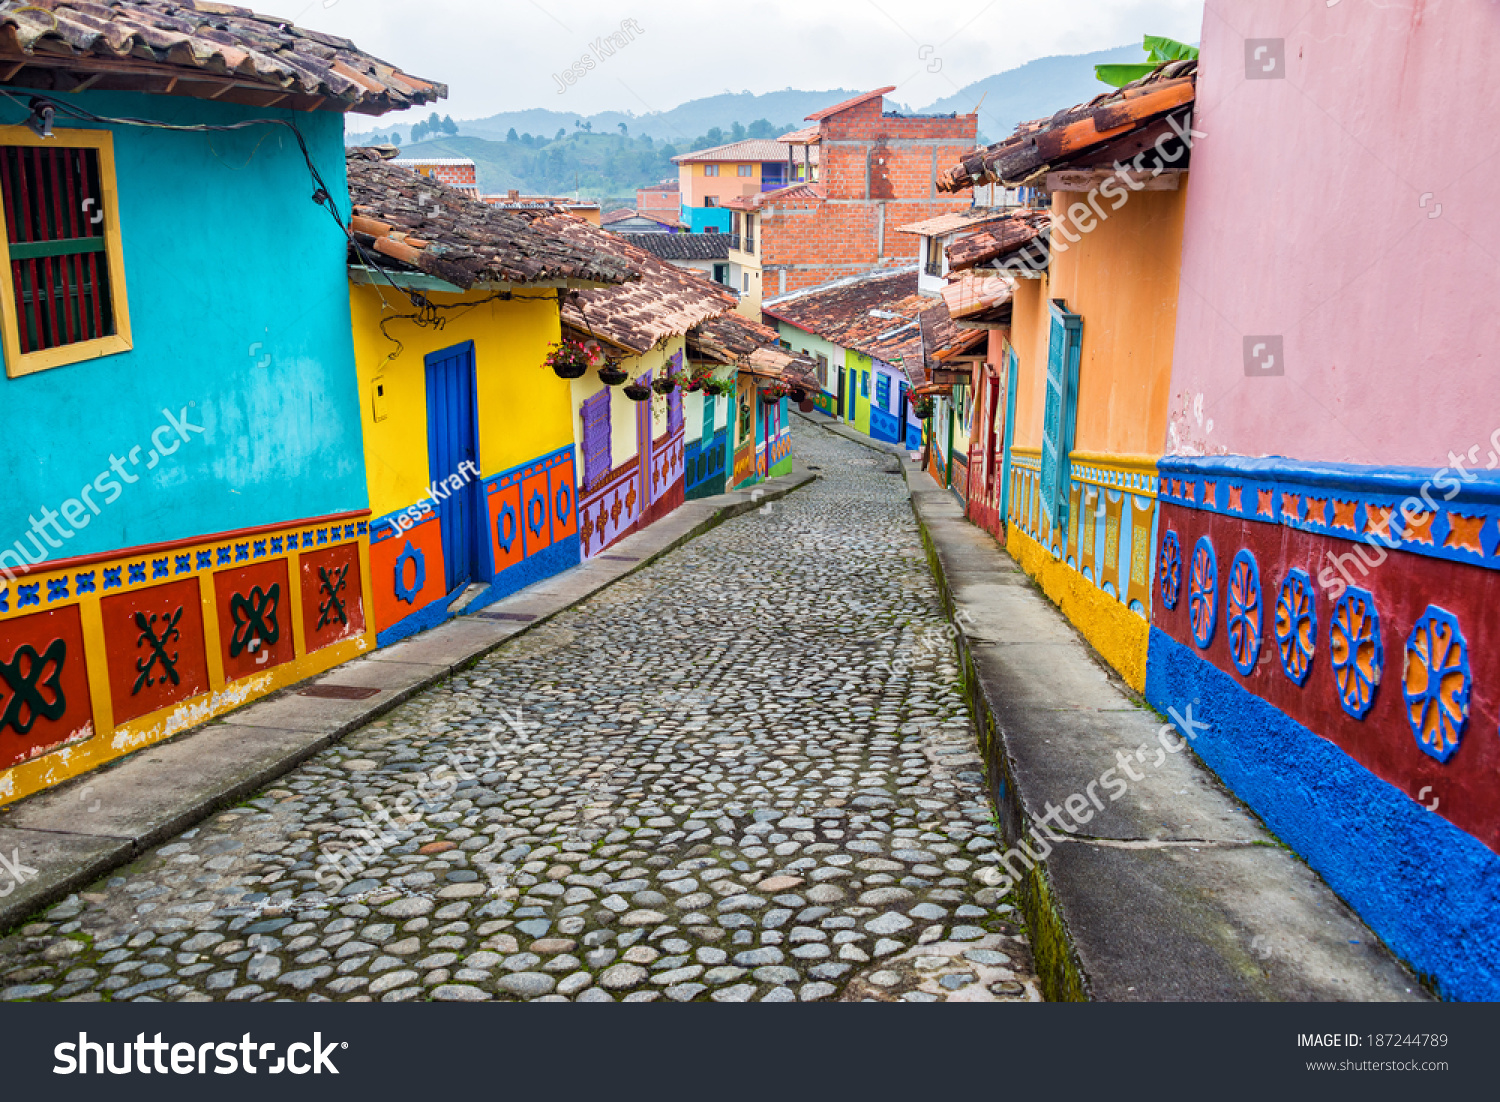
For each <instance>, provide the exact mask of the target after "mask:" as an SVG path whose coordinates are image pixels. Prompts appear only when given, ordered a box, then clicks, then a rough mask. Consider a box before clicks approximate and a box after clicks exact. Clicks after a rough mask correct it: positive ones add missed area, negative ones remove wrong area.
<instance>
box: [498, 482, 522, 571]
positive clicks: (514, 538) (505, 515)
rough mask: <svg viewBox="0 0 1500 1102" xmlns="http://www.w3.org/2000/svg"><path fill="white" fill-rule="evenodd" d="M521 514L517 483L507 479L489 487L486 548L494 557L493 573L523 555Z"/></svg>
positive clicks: (517, 560) (504, 568) (519, 491)
mask: <svg viewBox="0 0 1500 1102" xmlns="http://www.w3.org/2000/svg"><path fill="white" fill-rule="evenodd" d="M522 515H523V514H522V512H521V484H520V483H519V482H516V481H514V479H507V480H505V481H503V482H501V483H500V484H499V485H498V487H492V488H491V489H490V493H489V516H490V547H491V550H492V551H493V553H494V556H495V573H496V574H500V573H502V572H504V571H505V570H508V569H509V568H510V567H512V566H515V565H516V563H518V562H520V561H521V560H522V559H524V558H525V557H526V541H525V540H523V539H522V538H521V517H522Z"/></svg>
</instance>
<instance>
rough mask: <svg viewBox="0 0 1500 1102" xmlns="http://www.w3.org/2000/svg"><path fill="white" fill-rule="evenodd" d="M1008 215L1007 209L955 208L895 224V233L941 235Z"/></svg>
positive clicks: (981, 224)
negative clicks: (943, 212) (947, 211)
mask: <svg viewBox="0 0 1500 1102" xmlns="http://www.w3.org/2000/svg"><path fill="white" fill-rule="evenodd" d="M1009 216H1010V212H1009V211H1005V210H996V209H994V208H992V207H976V208H975V209H973V210H955V211H950V212H949V213H947V214H940V215H938V216H937V217H936V218H929V219H927V220H926V221H924V222H913V223H911V224H910V225H906V226H897V227H896V232H897V233H914V234H919V235H921V236H922V237H942V236H943V235H944V234H949V233H957V232H958V231H959V230H971V229H975V228H976V227H979V226H987V225H989V224H990V223H992V222H999V221H1002V220H1003V219H1005V218H1008V217H1009Z"/></svg>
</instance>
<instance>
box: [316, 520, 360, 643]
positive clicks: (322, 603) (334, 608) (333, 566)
mask: <svg viewBox="0 0 1500 1102" xmlns="http://www.w3.org/2000/svg"><path fill="white" fill-rule="evenodd" d="M302 622H303V637H304V638H305V639H306V640H307V649H308V650H309V651H316V650H322V649H323V648H324V647H331V646H333V645H334V644H335V643H342V642H343V641H344V640H346V639H350V638H353V637H354V636H357V635H360V634H362V633H363V632H364V630H365V602H364V589H363V586H362V584H361V581H360V572H359V548H358V547H357V546H355V545H353V544H344V545H342V546H339V547H330V548H328V549H326V550H323V551H314V552H312V553H311V554H307V555H303V556H302Z"/></svg>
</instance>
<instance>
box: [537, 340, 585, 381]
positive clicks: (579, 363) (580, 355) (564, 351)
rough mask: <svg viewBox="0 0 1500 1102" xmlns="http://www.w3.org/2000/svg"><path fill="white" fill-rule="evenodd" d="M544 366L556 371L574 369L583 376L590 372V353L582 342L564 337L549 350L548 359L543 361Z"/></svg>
mask: <svg viewBox="0 0 1500 1102" xmlns="http://www.w3.org/2000/svg"><path fill="white" fill-rule="evenodd" d="M542 365H543V366H544V367H550V368H552V369H553V370H554V371H555V370H557V369H558V368H562V369H564V370H567V369H574V370H577V371H578V372H579V374H582V373H583V372H584V371H587V370H588V366H589V351H588V349H586V348H585V347H584V346H583V342H582V341H575V340H571V339H570V338H568V337H564V338H563V339H562V340H560V341H558V342H557V343H556V344H554V345H551V346H550V347H549V348H548V349H547V358H546V359H545V360H543V361H542Z"/></svg>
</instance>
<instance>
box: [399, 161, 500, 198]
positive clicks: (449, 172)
mask: <svg viewBox="0 0 1500 1102" xmlns="http://www.w3.org/2000/svg"><path fill="white" fill-rule="evenodd" d="M391 163H392V164H395V165H399V166H400V167H402V168H408V169H411V171H413V172H415V173H416V174H417V175H419V176H427V177H430V178H431V179H434V180H441V181H442V182H443V183H445V184H447V185H449V186H450V187H456V188H458V190H459V191H461V192H463V193H464V194H465V195H467V196H468V197H469V198H470V199H478V198H479V167H478V166H477V165H476V164H475V163H474V162H473V161H472V160H470V159H469V158H468V157H397V158H396V159H395V160H394V161H392V162H391Z"/></svg>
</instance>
